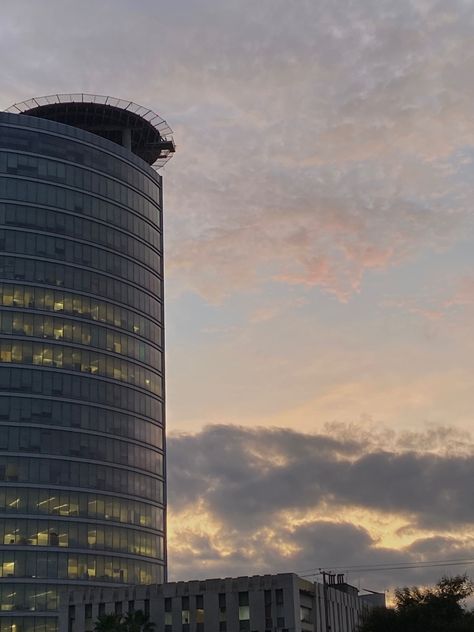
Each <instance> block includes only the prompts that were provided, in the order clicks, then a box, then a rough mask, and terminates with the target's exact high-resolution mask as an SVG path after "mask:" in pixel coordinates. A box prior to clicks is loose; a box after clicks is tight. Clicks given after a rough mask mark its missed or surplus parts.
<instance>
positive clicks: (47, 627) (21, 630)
mask: <svg viewBox="0 0 474 632" xmlns="http://www.w3.org/2000/svg"><path fill="white" fill-rule="evenodd" d="M16 585H17V584H15V586H16ZM0 632H58V619H57V618H56V617H0Z"/></svg>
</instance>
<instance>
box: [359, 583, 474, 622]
mask: <svg viewBox="0 0 474 632" xmlns="http://www.w3.org/2000/svg"><path fill="white" fill-rule="evenodd" d="M473 592H474V585H473V583H472V582H471V581H470V580H469V579H468V578H467V577H466V576H465V575H458V576H456V577H443V578H442V579H441V580H440V581H439V582H438V583H437V584H436V586H434V587H433V588H418V587H417V586H413V587H412V588H408V587H404V588H398V589H397V590H396V591H395V608H394V609H385V608H383V609H375V610H372V611H370V612H369V613H368V614H367V616H366V617H365V620H364V622H363V624H362V625H361V626H359V632H474V614H473V613H472V612H469V611H467V610H466V609H465V608H464V607H463V603H462V602H463V601H464V599H466V598H467V597H469V596H470V595H472V594H473Z"/></svg>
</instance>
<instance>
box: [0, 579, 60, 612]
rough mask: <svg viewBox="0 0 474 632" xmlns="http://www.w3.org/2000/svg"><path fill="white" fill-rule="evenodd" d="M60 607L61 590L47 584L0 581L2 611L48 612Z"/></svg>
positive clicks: (0, 609)
mask: <svg viewBox="0 0 474 632" xmlns="http://www.w3.org/2000/svg"><path fill="white" fill-rule="evenodd" d="M58 607H59V592H58V589H57V588H56V587H55V586H51V585H50V586H48V585H47V584H36V583H35V584H17V583H15V584H4V583H3V582H2V583H0V611H2V612H9V611H11V610H29V611H31V612H34V611H40V612H41V611H43V612H47V611H49V610H57V609H58Z"/></svg>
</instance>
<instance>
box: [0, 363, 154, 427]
mask: <svg viewBox="0 0 474 632" xmlns="http://www.w3.org/2000/svg"><path fill="white" fill-rule="evenodd" d="M0 391H4V392H6V393H8V394H12V393H32V394H36V395H43V396H45V397H51V396H53V397H58V396H59V397H60V396H63V397H65V398H67V399H74V400H76V399H77V400H79V402H80V403H83V402H93V403H97V404H102V405H106V406H110V407H112V408H119V409H122V410H126V411H130V412H133V413H137V414H138V415H143V416H144V417H149V418H150V419H151V420H153V421H154V420H157V419H158V420H159V419H162V414H163V404H162V402H161V401H160V400H159V399H157V398H156V397H155V396H153V395H147V394H146V393H144V392H142V391H140V392H138V391H136V390H135V389H134V388H132V387H128V386H126V385H125V384H118V383H116V382H115V383H113V382H106V381H104V380H91V379H90V377H89V376H87V377H85V376H84V377H83V376H82V375H80V374H70V373H62V372H59V371H52V372H50V371H41V370H38V369H32V368H30V369H26V368H20V367H9V366H7V365H2V364H1V363H0Z"/></svg>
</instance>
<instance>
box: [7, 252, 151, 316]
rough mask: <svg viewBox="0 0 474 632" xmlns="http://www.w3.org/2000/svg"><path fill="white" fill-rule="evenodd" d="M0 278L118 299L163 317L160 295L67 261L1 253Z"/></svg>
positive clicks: (147, 312)
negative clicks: (72, 264)
mask: <svg viewBox="0 0 474 632" xmlns="http://www.w3.org/2000/svg"><path fill="white" fill-rule="evenodd" d="M0 278H2V279H3V280H7V279H11V280H13V281H30V282H33V283H42V284H46V285H53V286H56V287H61V288H65V289H71V290H78V291H80V292H88V293H90V294H96V295H98V297H100V298H101V299H102V300H104V299H105V300H107V299H109V300H112V301H118V302H119V303H124V304H125V305H128V306H130V307H132V308H134V309H136V310H138V311H140V312H143V313H144V314H146V315H148V316H151V317H152V318H154V319H155V320H159V321H161V320H162V316H161V315H162V306H161V303H160V302H159V301H158V300H157V298H152V297H151V296H150V295H149V294H147V293H146V292H143V291H142V290H139V289H138V288H136V287H133V286H131V285H128V284H127V283H125V282H122V281H117V280H115V279H111V278H110V277H107V276H104V275H103V274H97V273H95V272H90V271H88V270H81V269H80V268H73V267H71V266H68V265H66V264H62V263H50V262H48V261H39V260H36V261H35V260H34V259H22V258H21V257H8V256H6V255H0Z"/></svg>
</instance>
